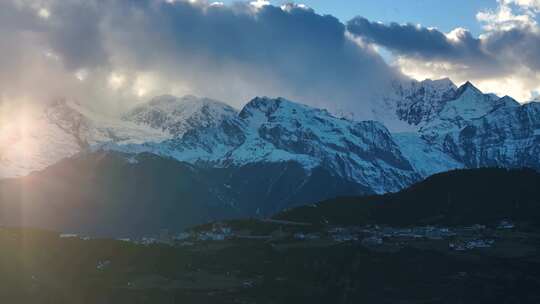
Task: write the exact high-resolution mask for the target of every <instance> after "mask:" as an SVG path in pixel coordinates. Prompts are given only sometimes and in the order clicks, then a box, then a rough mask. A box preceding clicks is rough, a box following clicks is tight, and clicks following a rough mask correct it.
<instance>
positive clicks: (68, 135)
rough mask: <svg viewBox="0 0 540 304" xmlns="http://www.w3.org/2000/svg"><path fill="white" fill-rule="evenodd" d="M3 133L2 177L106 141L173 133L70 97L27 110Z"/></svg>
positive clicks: (0, 152) (155, 138)
mask: <svg viewBox="0 0 540 304" xmlns="http://www.w3.org/2000/svg"><path fill="white" fill-rule="evenodd" d="M0 134H1V136H0V178H6V177H17V176H24V175H27V174H28V173H30V172H33V171H38V170H42V169H44V168H46V167H48V166H50V165H52V164H54V163H56V162H58V161H60V160H62V159H64V158H67V157H71V156H73V155H75V154H77V153H80V152H83V151H89V150H92V149H99V147H100V146H101V145H104V144H110V143H117V144H142V143H148V142H160V141H163V140H165V139H167V138H169V137H170V136H169V135H168V134H166V133H165V132H162V131H160V130H157V129H153V128H149V127H145V126H141V125H138V124H135V123H132V122H126V121H121V120H119V119H114V118H111V117H107V116H104V115H98V114H96V113H94V112H92V111H89V110H88V109H86V108H84V107H82V106H81V105H79V104H77V103H74V102H68V101H57V102H54V103H52V104H50V105H47V106H46V107H45V108H41V107H37V108H34V109H32V110H31V111H27V112H25V113H24V116H23V117H21V118H20V119H17V118H14V119H13V120H10V121H7V122H5V123H4V124H2V126H1V127H0Z"/></svg>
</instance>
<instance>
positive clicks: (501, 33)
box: [347, 17, 540, 77]
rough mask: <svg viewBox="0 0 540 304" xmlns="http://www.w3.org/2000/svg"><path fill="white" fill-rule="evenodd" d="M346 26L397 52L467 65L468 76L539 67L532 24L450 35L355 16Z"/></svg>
mask: <svg viewBox="0 0 540 304" xmlns="http://www.w3.org/2000/svg"><path fill="white" fill-rule="evenodd" d="M347 29H348V30H349V31H350V32H351V33H352V34H354V35H355V36H358V37H361V38H362V39H364V40H365V41H367V42H369V43H374V44H377V45H380V46H383V47H385V48H388V49H389V50H391V51H392V52H393V53H395V54H397V55H400V56H406V57H409V58H413V59H418V60H425V61H443V62H450V63H454V64H459V65H464V66H467V69H468V70H469V73H470V74H469V75H470V77H488V76H489V77H494V76H504V75H506V74H509V73H512V71H514V70H516V69H518V68H520V67H527V68H530V69H533V70H536V71H540V64H539V63H540V62H539V58H540V36H539V34H538V31H536V30H535V29H534V28H532V27H531V26H522V27H515V28H513V29H509V30H494V31H490V32H488V33H486V34H485V35H484V37H483V38H475V37H473V36H472V35H471V33H470V32H468V31H466V30H458V31H457V34H456V35H455V38H454V39H450V38H448V37H447V35H446V34H445V33H442V32H440V31H438V30H436V29H428V28H425V27H421V26H417V25H413V24H404V25H402V24H397V23H390V24H382V23H377V22H370V21H369V20H367V19H365V18H363V17H356V18H354V19H352V20H351V21H349V22H348V24H347Z"/></svg>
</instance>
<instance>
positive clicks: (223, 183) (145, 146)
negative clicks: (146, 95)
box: [0, 79, 540, 234]
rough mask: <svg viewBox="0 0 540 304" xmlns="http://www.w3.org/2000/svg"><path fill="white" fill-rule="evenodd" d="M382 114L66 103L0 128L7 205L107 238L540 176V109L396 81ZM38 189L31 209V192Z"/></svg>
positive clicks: (160, 101)
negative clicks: (435, 180) (524, 171)
mask: <svg viewBox="0 0 540 304" xmlns="http://www.w3.org/2000/svg"><path fill="white" fill-rule="evenodd" d="M372 104H373V106H371V108H370V109H369V111H370V113H369V114H370V116H372V117H373V120H370V121H355V120H354V119H352V118H343V117H338V116H336V115H333V114H331V113H329V112H328V111H326V110H323V109H316V108H312V107H309V106H306V105H303V104H299V103H295V102H292V101H289V100H287V99H284V98H268V97H257V98H254V99H253V100H251V101H250V102H248V103H247V104H246V105H245V106H244V107H243V108H242V109H241V110H240V111H238V110H236V109H234V108H232V107H230V106H228V105H227V104H225V103H222V102H219V101H215V100H211V99H208V98H198V97H194V96H185V97H182V98H177V97H173V96H160V97H156V98H154V99H152V100H151V101H149V102H148V103H146V104H143V105H139V106H137V107H136V108H134V109H132V110H130V111H129V112H127V113H124V114H123V115H122V116H121V117H120V118H113V117H107V116H105V115H101V114H97V113H95V112H92V111H90V110H88V109H86V108H85V107H83V106H81V105H79V104H76V103H74V102H69V101H58V102H56V103H54V104H51V105H48V106H47V107H45V108H43V109H40V110H39V111H36V113H35V116H34V119H32V123H31V124H30V125H31V126H32V127H29V128H26V129H22V130H21V128H20V127H17V125H15V124H10V122H7V123H4V124H3V125H1V126H0V134H11V136H2V138H1V139H0V178H6V179H5V180H4V181H2V182H0V191H2V196H3V198H2V201H1V202H0V203H1V204H2V208H3V209H4V210H8V209H9V210H11V209H13V208H17V207H14V206H26V205H25V204H32V203H29V202H22V201H23V200H27V201H32V202H33V204H34V205H37V206H39V205H40V204H42V205H43V209H40V208H36V207H33V208H35V210H40V211H39V212H44V213H47V212H49V213H52V214H51V218H50V219H46V216H40V213H39V212H37V211H35V216H28V215H26V221H30V220H29V218H33V219H34V220H32V221H30V222H31V223H34V222H36V223H39V226H45V227H49V228H61V229H64V230H81V231H85V232H89V233H90V232H95V233H104V234H107V233H116V232H118V231H120V230H122V229H119V228H118V227H117V225H112V226H110V227H109V226H108V225H109V224H110V223H112V222H113V219H114V220H115V221H118V220H120V222H121V221H122V220H121V219H126V218H129V217H132V219H131V220H132V221H130V220H127V221H126V220H124V223H126V225H125V227H129V226H130V225H129V224H128V223H132V226H133V227H136V226H137V222H138V220H137V219H138V218H139V217H141V218H143V217H144V215H145V214H149V213H148V212H150V214H152V213H151V212H154V213H155V212H157V211H155V210H158V209H159V210H161V211H159V212H162V213H167V212H168V214H169V215H170V220H169V222H167V223H163V222H161V223H157V222H155V221H152V220H147V221H144V220H142V222H143V223H146V224H147V225H144V224H141V225H138V226H137V227H138V228H140V229H138V231H140V232H141V233H142V232H144V231H145V230H154V229H157V228H158V226H163V227H165V228H170V229H181V228H183V227H186V226H187V225H191V224H195V223H199V222H204V221H207V220H212V219H216V218H222V217H240V216H243V217H245V216H268V215H271V214H274V213H276V212H278V211H280V210H282V209H284V208H289V207H292V206H297V205H302V204H306V203H312V202H315V201H320V200H324V199H330V198H333V197H337V196H343V195H359V194H382V193H387V192H396V191H399V190H401V189H404V188H405V187H408V186H410V185H412V184H414V183H417V182H419V181H421V180H423V179H425V178H426V177H428V176H431V175H433V174H436V173H439V172H445V171H449V170H453V169H460V168H480V167H505V168H521V167H530V168H533V169H536V170H538V169H540V103H537V102H530V103H527V104H523V105H521V104H519V103H518V102H517V101H515V100H514V99H512V98H511V97H508V96H505V97H502V98H501V97H498V96H495V95H493V94H484V93H482V92H481V91H480V90H479V89H477V88H476V87H474V85H473V84H471V83H469V82H467V83H466V84H464V85H462V86H461V87H457V86H455V85H454V84H453V83H452V82H451V81H450V80H448V79H442V80H436V81H432V80H426V81H422V82H418V81H409V82H395V83H394V84H393V86H392V89H391V90H390V91H389V92H388V93H385V95H383V96H381V98H378V99H377V100H375V101H373V102H372ZM36 171H40V172H37V173H36ZM32 172H34V173H32ZM149 176H153V177H154V178H153V179H150V178H149ZM28 185H39V187H36V186H34V187H28ZM58 185H62V186H61V187H60V186H58ZM25 187H26V188H25ZM30 188H31V189H32V190H30V191H29V192H31V193H28V196H30V197H33V199H32V200H29V199H28V198H25V196H21V195H20V192H21V191H22V190H21V189H30ZM81 189H84V190H81ZM82 192H84V193H82ZM7 198H9V199H7ZM51 201H54V202H51ZM97 201H99V202H100V204H98V205H99V206H101V207H99V208H98V207H96V206H95V205H92V202H97ZM74 202H76V203H74ZM180 202H181V203H180ZM21 204H22V205H21ZM50 204H52V205H54V204H57V206H58V207H57V208H59V209H61V210H67V209H69V208H67V209H66V206H77V207H76V208H72V210H71V211H69V212H73V214H72V216H71V218H72V219H75V218H79V219H83V218H85V217H86V219H85V221H86V222H87V225H82V224H80V225H79V223H81V222H79V223H77V221H75V222H70V223H66V222H62V221H60V222H62V224H60V223H58V224H51V223H54V221H53V218H55V215H54V213H53V212H50V211H47V206H50ZM180 205H182V206H183V207H182V208H179V207H178V206H180ZM105 206H106V208H105ZM126 206H130V207H133V208H135V209H136V210H138V211H137V212H134V213H133V212H132V213H129V212H127V210H128V209H129V208H125V207H126ZM136 206H138V207H136ZM163 206H168V207H167V208H164V207H163ZM186 206H190V207H189V208H188V207H186ZM10 208H11V209H10ZM110 208H115V210H116V211H117V212H116V213H115V212H112V211H111V210H110ZM137 208H138V209H137ZM22 209H24V210H28V209H32V208H31V205H28V208H22V207H21V210H22ZM98 209H99V210H101V211H97V210H98ZM21 210H18V214H19V215H20V216H19V217H16V216H15V217H14V216H11V214H14V212H15V211H13V210H12V212H3V214H5V216H3V220H4V221H8V222H13V223H12V224H16V223H17V222H18V221H22V218H23V215H24V214H22V213H21ZM105 210H107V211H106V212H105ZM152 210H154V211H152ZM182 210H184V211H182ZM66 212H68V211H66ZM100 212H103V213H104V214H108V215H110V217H111V218H110V220H111V221H108V222H106V223H105V224H104V225H103V226H102V229H101V228H100V229H97V228H91V227H92V223H95V221H97V220H98V217H97V216H89V214H93V213H95V214H97V213H100ZM159 212H158V213H159ZM15 213H17V212H15ZM158 213H156V214H154V218H159V216H165V214H158ZM113 214H114V215H113ZM140 221H141V219H139V222H140ZM107 227H108V228H107ZM127 230H128V229H126V231H127ZM122 232H123V231H122Z"/></svg>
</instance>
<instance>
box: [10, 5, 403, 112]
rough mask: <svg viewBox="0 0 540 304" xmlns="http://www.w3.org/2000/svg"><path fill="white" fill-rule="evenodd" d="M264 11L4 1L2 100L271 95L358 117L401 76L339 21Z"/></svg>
mask: <svg viewBox="0 0 540 304" xmlns="http://www.w3.org/2000/svg"><path fill="white" fill-rule="evenodd" d="M265 4H266V3H265V2H264V1H259V2H257V3H254V4H252V5H250V4H247V3H236V4H233V5H222V4H220V3H209V2H204V1H180V0H178V1H165V0H163V1H161V0H125V1H114V0H67V1H65V0H63V1H60V0H48V1H47V0H43V1H37V0H36V1H28V0H5V1H2V2H1V3H0V28H2V29H1V30H0V31H2V40H1V41H0V46H1V48H2V50H3V52H2V54H1V55H0V92H1V94H2V96H3V98H4V100H7V99H17V98H21V96H22V97H26V98H27V99H47V98H51V97H55V96H62V95H67V96H68V97H72V98H77V99H79V100H80V101H81V102H86V103H89V104H92V105H95V106H104V105H105V106H107V107H109V108H110V109H120V108H124V107H125V106H126V105H127V104H131V103H133V102H141V101H142V100H145V99H147V98H150V97H152V96H153V95H155V94H165V93H171V94H177V95H181V94H188V93H190V94H196V95H203V96H209V97H214V98H218V99H222V100H225V101H227V102H229V103H231V104H233V105H236V106H241V105H242V104H243V103H245V102H247V101H248V100H249V99H250V98H252V97H254V96H257V95H269V96H285V97H288V98H291V99H296V100H298V101H301V102H305V103H308V104H312V105H314V106H321V107H327V108H330V109H331V110H334V111H339V110H344V109H346V110H347V111H357V112H361V109H362V107H363V105H362V102H363V101H364V100H367V99H368V98H367V97H368V96H370V94H371V92H375V91H377V90H378V89H379V86H382V85H383V84H384V83H385V82H387V81H389V80H391V79H392V78H395V77H400V75H399V73H398V72H396V71H395V70H394V69H393V68H391V67H389V66H388V65H387V64H386V63H385V62H384V60H383V59H382V58H381V57H380V56H379V55H378V53H377V52H375V51H374V49H373V48H372V47H370V46H366V45H361V44H358V43H357V42H356V41H355V40H354V39H350V37H349V36H348V35H347V32H346V28H345V25H343V24H342V23H341V22H339V21H338V20H337V19H336V18H334V17H331V16H322V15H319V14H316V13H315V12H314V11H312V10H310V9H308V8H306V7H304V6H299V5H286V6H283V7H275V6H270V5H265Z"/></svg>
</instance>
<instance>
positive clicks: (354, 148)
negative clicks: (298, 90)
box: [106, 98, 419, 193]
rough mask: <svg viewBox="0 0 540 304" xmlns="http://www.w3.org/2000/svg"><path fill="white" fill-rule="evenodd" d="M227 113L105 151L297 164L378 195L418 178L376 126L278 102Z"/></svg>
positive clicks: (215, 162)
mask: <svg viewBox="0 0 540 304" xmlns="http://www.w3.org/2000/svg"><path fill="white" fill-rule="evenodd" d="M214 106H215V104H214ZM228 113H229V114H230V115H228V116H221V119H220V121H219V123H218V124H206V123H204V124H200V125H201V126H200V127H197V128H191V129H190V130H189V131H186V132H185V133H184V134H183V136H181V137H175V138H173V139H171V140H168V141H165V142H163V143H159V144H145V145H124V144H111V145H109V146H107V147H106V148H107V149H109V150H115V151H122V152H126V153H130V152H132V151H139V152H143V151H144V152H150V153H154V154H158V155H162V156H168V157H173V158H175V159H177V160H181V161H186V162H190V163H196V164H205V165H206V166H216V167H241V166H245V165H249V164H257V163H284V162H296V163H299V164H301V165H302V166H303V167H304V168H305V169H306V170H308V171H309V170H312V169H314V168H317V167H323V168H325V169H327V170H329V171H330V172H333V173H334V174H335V175H336V176H339V177H341V178H346V179H348V180H351V181H354V182H357V183H359V184H362V185H364V186H366V187H368V188H370V189H372V190H373V191H374V192H378V193H379V192H386V191H397V190H399V189H401V188H403V187H405V186H407V185H409V184H411V183H413V182H414V181H416V180H418V179H419V175H418V174H417V173H416V172H414V170H413V168H412V167H411V165H410V164H409V162H408V161H407V160H406V159H405V158H404V157H403V155H402V154H401V152H400V150H399V148H398V146H397V144H396V143H395V142H394V140H393V138H392V135H391V134H390V133H389V132H388V130H387V129H386V128H385V127H384V126H383V125H382V124H380V123H378V122H374V121H365V122H354V121H350V120H346V119H340V118H337V117H335V116H333V115H331V114H330V113H329V112H327V111H325V110H320V109H315V108H311V107H308V106H305V105H301V104H298V103H294V102H291V101H288V100H286V99H283V98H277V99H271V98H255V99H253V100H252V101H250V102H249V103H248V104H247V105H246V106H245V107H244V108H243V109H242V111H240V112H239V113H238V114H236V113H234V112H232V111H229V112H228ZM233 114H234V115H233Z"/></svg>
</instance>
